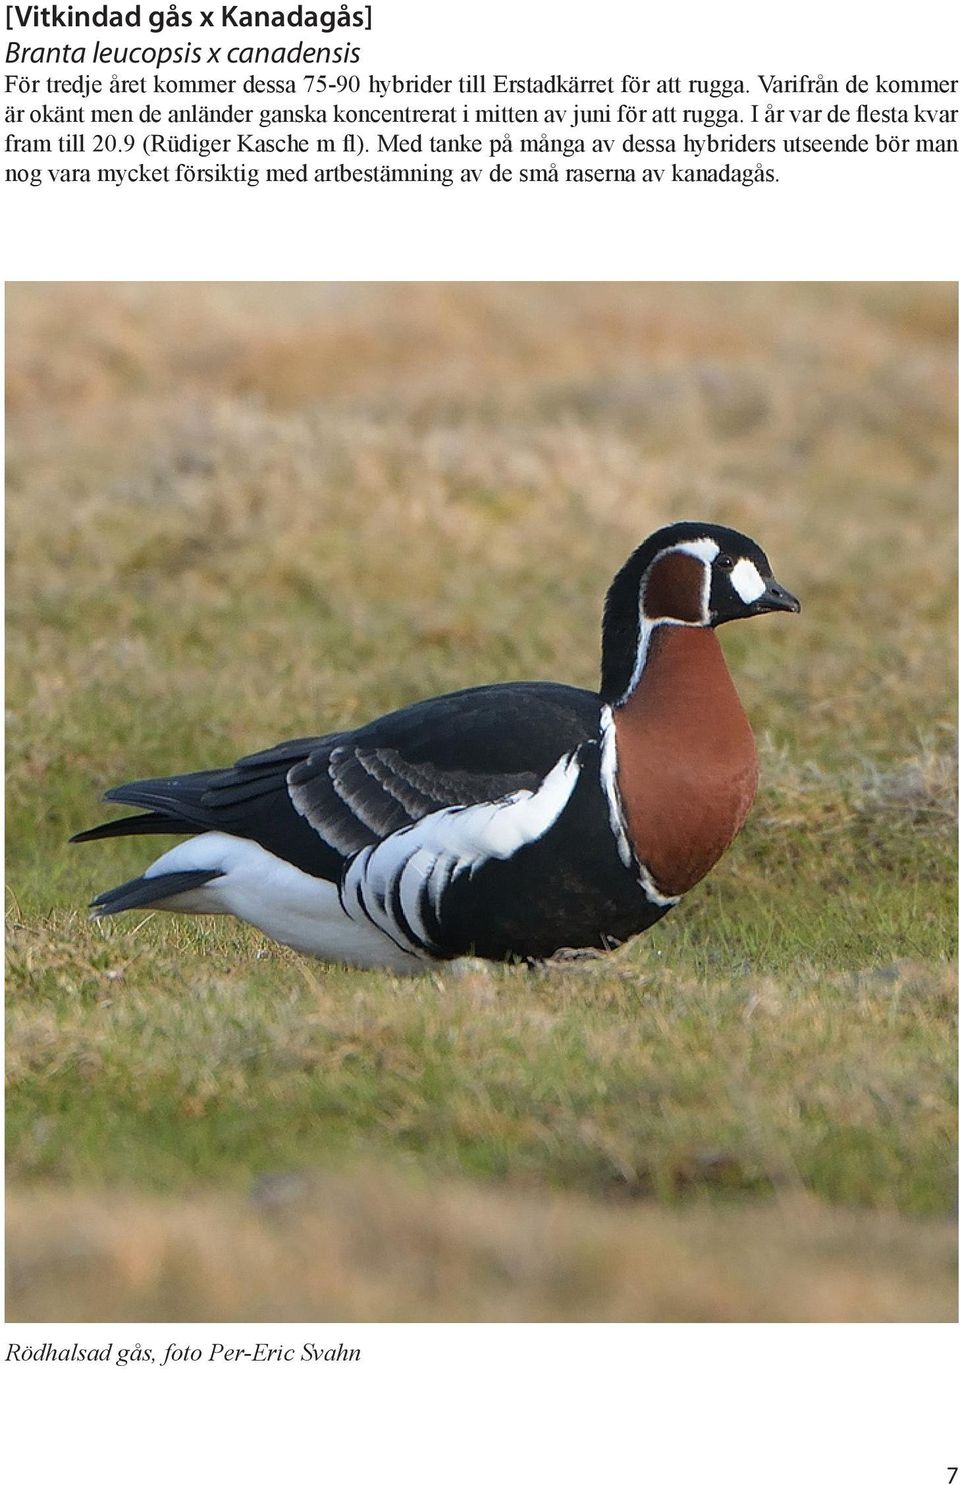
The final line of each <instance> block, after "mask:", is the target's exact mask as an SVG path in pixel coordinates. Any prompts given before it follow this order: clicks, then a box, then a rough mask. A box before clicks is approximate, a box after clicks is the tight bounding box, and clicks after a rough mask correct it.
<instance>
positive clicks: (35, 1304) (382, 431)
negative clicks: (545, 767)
mask: <svg viewBox="0 0 960 1485" xmlns="http://www.w3.org/2000/svg"><path fill="white" fill-rule="evenodd" d="M7 330H8V336H7V338H8V344H7V390H8V400H9V409H8V450H7V452H8V479H7V488H8V517H7V531H8V542H9V551H10V559H9V564H8V651H7V654H8V659H7V708H8V792H7V798H8V813H7V843H8V849H7V884H8V930H9V943H8V985H9V998H8V1007H9V1018H8V1041H7V1073H8V1094H7V1146H8V1203H7V1212H8V1232H9V1236H8V1310H7V1313H8V1318H10V1319H28V1320H29V1319H46V1320H51V1319H71V1320H94V1319H120V1320H159V1319H171V1320H172V1319H179V1320H186V1319H241V1318H243V1319H259V1320H268V1319H287V1320H289V1319H298V1318H299V1319H316V1318H322V1317H329V1318H342V1319H364V1320H369V1319H390V1320H394V1319H460V1318H467V1319H538V1320H543V1319H584V1320H589V1319H602V1320H644V1319H648V1320H936V1319H941V1320H946V1319H952V1318H955V1316H956V1292H955V1290H956V1284H955V1274H956V1267H955V1228H954V1223H953V1217H952V1212H953V1206H954V1197H955V1175H956V1162H955V1154H956V1121H955V1109H956V1088H955V1066H956V1044H955V989H954V985H955V967H954V966H955V955H956V942H955V907H954V904H955V887H954V882H955V872H956V861H955V855H956V850H955V845H956V782H955V779H956V775H955V751H954V749H955V736H954V715H955V710H954V709H955V691H954V674H955V654H954V633H955V612H954V597H955V541H956V533H955V524H954V511H955V499H956V491H955V487H954V486H955V481H954V471H955V460H956V427H955V419H954V409H955V398H956V389H955V380H954V368H955V363H956V299H955V293H954V290H953V289H952V288H951V287H949V286H938V285H893V286H884V285H879V284H864V285H785V286H784V285H744V286H739V285H732V286H724V285H696V284H694V285H673V286H671V285H652V286H630V285H627V286H617V285H569V286H564V285H542V286H531V285H518V286H509V285H507V286H501V285H486V286H485V285H468V286H456V285H433V286H426V285H415V284H413V285H400V286H389V285H373V286H349V285H332V286H327V287H322V286H312V285H300V286H298V285H275V286H271V285H255V286H242V285H229V284H228V285H152V286H151V285H138V284H129V285H97V284H89V285H62V284H61V285H51V286H40V285H23V286H14V287H13V288H11V289H10V291H9V292H8V323H7ZM697 517H703V518H704V519H707V520H711V521H722V522H725V523H727V524H730V525H734V526H737V527H739V528H741V529H743V530H745V531H746V532H748V533H749V534H750V535H751V536H753V537H754V538H755V539H757V540H758V541H759V542H760V543H761V544H762V545H763V546H764V547H765V548H766V550H767V552H768V553H769V555H770V557H771V560H772V562H773V566H774V570H775V571H776V573H777V576H778V578H779V579H780V580H781V581H782V582H783V583H785V584H786V585H787V586H788V587H789V588H790V589H792V590H793V591H794V592H796V593H798V594H799V595H800V597H801V598H802V600H803V604H804V611H803V615H802V617H801V618H800V619H799V620H787V619H778V618H770V619H765V620H763V621H761V622H757V623H753V624H744V625H733V626H730V629H729V630H726V631H723V643H724V647H725V649H726V651H727V654H728V657H729V660H730V664H731V669H732V670H733V672H734V675H735V678H736V680H737V683H738V686H739V689H740V692H741V695H742V697H743V699H744V702H745V705H746V707H747V710H748V712H749V714H750V716H751V718H752V720H753V723H754V727H755V731H756V733H757V737H758V741H759V745H760V752H761V764H762V781H761V791H760V794H759V797H758V800H757V804H756V806H755V809H754V812H753V814H752V816H751V818H750V820H749V822H748V825H747V827H746V829H745V830H744V833H743V835H742V836H741V837H740V839H739V841H738V842H737V844H736V845H735V846H734V848H733V849H732V851H731V852H730V853H729V855H728V856H727V857H726V858H725V859H724V860H723V861H722V862H721V864H720V865H719V866H718V867H717V869H716V870H715V872H714V873H713V874H712V875H711V876H710V877H709V878H708V879H707V881H706V882H704V883H703V884H702V885H701V886H700V887H698V888H697V889H696V890H695V891H694V892H693V893H692V894H691V895H690V898H689V899H688V900H687V901H685V902H684V903H683V904H681V906H680V907H679V908H678V909H677V910H676V911H675V912H674V913H673V914H671V915H669V916H668V917H667V918H666V919H665V920H664V922H663V923H662V924H660V925H658V926H657V927H656V928H654V929H653V930H651V931H650V932H649V933H648V934H646V935H644V936H642V937H641V938H639V939H637V940H635V941H634V942H633V943H631V944H629V945H627V946H626V947H625V948H624V949H623V950H621V951H619V952H618V953H617V954H615V955H613V956H611V957H610V958H608V959H607V960H605V961H603V962H591V963H588V964H586V965H574V966H569V967H561V966H555V967H548V968H544V969H543V970H538V971H527V970H522V969H519V968H509V967H505V968H498V967H485V966H482V965H468V966H467V968H466V970H465V971H464V972H463V973H460V974H454V973H449V972H443V973H438V974H435V975H432V976H429V977H427V978H424V979H421V980H419V981H412V982H411V981H401V980H398V979H396V978H393V977H391V976H390V975H387V974H380V973H373V972H365V971H351V970H346V969H341V968H328V967H326V966H324V965H322V964H319V963H317V962H316V961H309V960H304V959H300V958H298V957H297V956H296V955H294V954H292V953H290V952H288V951H286V950H283V949H278V948H276V947H274V946H272V945H269V944H268V943H266V941H265V940H263V939H262V938H261V937H259V935H257V934H256V933H255V932H254V931H253V930H249V929H247V928H245V927H243V926H242V925H238V924H235V923H233V922H231V921H230V920H225V919H221V920H216V919H206V920H205V919H196V920H189V919H175V918H170V917H166V916H164V915H162V914H146V913H143V914H136V913H134V914H131V915H128V916H125V917H122V918H119V919H112V920H109V921H107V922H104V923H90V922H89V921H88V920H87V917H86V911H85V904H86V903H87V902H88V901H89V899H90V898H91V897H92V896H93V895H94V893H95V892H97V891H99V890H101V889H102V888H104V887H106V886H110V885H113V884H115V883H117V882H119V881H122V880H123V879H124V878H125V877H129V876H132V875H134V874H136V873H137V872H138V871H139V870H140V869H141V868H142V866H143V865H144V864H145V863H146V862H147V861H148V860H149V859H150V853H151V844H150V842H149V841H136V840H131V841H122V840H121V841H117V842H107V843H103V844H100V845H90V846H85V847H68V846H67V845H66V844H65V841H66V838H67V837H68V836H69V835H70V834H71V833H72V832H73V831H76V830H78V829H81V828H83V827H84V826H86V825H89V824H91V823H94V822H95V821H96V820H98V819H101V818H105V816H106V815H107V814H109V813H110V812H109V810H107V811H102V810H101V807H100V806H99V805H98V803H97V799H98V795H99V794H100V792H101V791H102V790H103V789H104V788H106V787H107V786H108V785H110V784H111V783H117V782H119V781H122V780H124V779H129V778H136V777H143V776H147V775H150V774H160V773H169V772H177V771H181V770H184V769H188V768H191V767H204V766H210V765H211V764H214V763H218V762H229V761H231V760H232V759H234V758H235V757H237V756H239V755H240V754H242V753H246V752H250V751H253V750H254V749H256V748H259V747H261V746H265V745H267V744H270V743H272V742H275V741H278V740H279V739H280V738H282V737H284V736H290V737H293V736H297V735H301V734H305V733H311V732H320V731H323V730H327V729H331V728H333V727H335V726H338V725H351V724H356V723H359V722H361V721H363V720H365V719H366V718H368V717H370V716H373V715H376V714H377V713H378V712H380V711H383V710H386V709H388V708H391V707H395V706H399V705H402V704H404V703H406V702H409V701H412V700H414V699H416V698H418V697H420V696H424V695H428V694H431V693H435V692H439V691H444V690H452V689H455V688H457V687H460V686H466V685H471V684H475V683H479V682H483V681H493V680H508V679H515V678H520V677H549V678H554V679H558V680H565V681H569V682H572V683H575V684H579V685H587V686H591V685H594V684H595V680H596V675H597V667H598V625H599V614H600V604H601V601H602V597H603V593H604V590H605V588H606V585H607V583H608V582H609V579H610V577H611V576H612V574H613V572H614V570H615V569H616V568H617V567H618V566H619V564H620V563H621V562H622V560H623V559H624V557H625V556H626V555H627V554H628V552H629V551H630V550H631V548H632V547H633V546H634V545H636V543H637V542H638V541H639V540H640V539H641V538H642V537H643V536H645V535H646V534H647V533H648V532H649V531H651V530H652V529H654V528H655V527H656V526H658V525H660V524H662V523H664V522H666V521H668V520H672V519H679V518H697Z"/></svg>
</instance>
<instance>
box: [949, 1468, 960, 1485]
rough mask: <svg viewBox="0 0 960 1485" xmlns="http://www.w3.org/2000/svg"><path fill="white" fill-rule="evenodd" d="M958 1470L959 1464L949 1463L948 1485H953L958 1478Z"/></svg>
mask: <svg viewBox="0 0 960 1485" xmlns="http://www.w3.org/2000/svg"><path fill="white" fill-rule="evenodd" d="M958 1471H960V1465H958V1464H948V1465H947V1485H953V1482H954V1480H955V1479H956V1478H957V1472H958Z"/></svg>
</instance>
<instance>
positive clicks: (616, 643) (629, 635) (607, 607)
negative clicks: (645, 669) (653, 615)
mask: <svg viewBox="0 0 960 1485" xmlns="http://www.w3.org/2000/svg"><path fill="white" fill-rule="evenodd" d="M647 562H648V556H647V553H646V552H644V549H643V547H640V548H638V550H637V551H635V552H634V554H633V556H632V557H629V558H628V559H627V561H626V562H625V563H624V565H623V566H622V567H621V569H620V571H619V572H618V573H617V575H616V577H615V578H614V580H613V582H612V583H611V584H610V587H609V589H608V590H607V597H606V601H605V602H604V605H603V638H602V644H601V651H600V700H601V701H602V702H604V704H605V705H608V706H615V705H616V703H617V702H618V701H620V700H622V698H623V696H624V694H625V692H626V690H627V687H628V686H629V685H630V680H631V678H632V676H633V670H634V666H635V665H636V663H637V646H638V645H639V642H640V578H641V576H642V573H643V570H644V568H645V567H646V566H647Z"/></svg>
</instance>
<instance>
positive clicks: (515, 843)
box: [74, 521, 800, 971]
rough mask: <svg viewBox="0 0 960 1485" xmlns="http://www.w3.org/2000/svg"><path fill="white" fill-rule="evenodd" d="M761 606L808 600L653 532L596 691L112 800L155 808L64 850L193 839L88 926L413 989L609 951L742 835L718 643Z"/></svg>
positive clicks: (608, 637)
mask: <svg viewBox="0 0 960 1485" xmlns="http://www.w3.org/2000/svg"><path fill="white" fill-rule="evenodd" d="M777 609H780V610H786V611H787V612H789V613H798V612H799V610H800V604H799V603H798V601H797V599H796V598H794V597H793V596H792V594H790V593H788V592H787V591H786V590H785V589H784V588H781V587H780V585H779V584H778V583H777V582H775V581H774V578H773V575H772V573H771V571H770V564H769V562H768V561H767V558H766V556H765V555H764V553H763V552H762V551H761V549H760V548H759V547H758V546H757V545H756V543H755V542H752V541H750V540H749V538H747V537H745V536H742V535H741V534H740V533H739V532H737V531H731V530H729V529H728V528H727V527H724V526H714V525H708V524H704V523H701V522H693V521H684V522H681V523H679V524H677V525H673V526H667V527H665V528H664V529H663V530H661V531H657V532H655V533H654V535H652V536H650V537H648V538H647V540H646V541H645V542H644V543H643V544H642V545H641V546H640V547H638V548H637V550H636V551H635V552H634V553H633V555H632V556H631V557H630V558H629V559H628V561H627V562H626V563H625V565H624V566H623V567H622V568H621V570H620V571H619V572H618V573H617V575H616V577H615V578H614V580H613V582H612V584H611V585H610V590H609V592H608V593H607V597H606V604H605V607H604V615H603V652H602V666H601V681H600V691H599V693H594V692H592V691H582V690H579V689H577V688H575V687H572V686H564V685H559V684H556V683H554V682H550V681H516V682H510V683H507V684H504V685H492V686H478V687H474V688H472V689H471V690H468V691H455V692H453V693H452V694H451V695H448V696H437V697H434V698H432V699H431V700H428V701H418V702H416V703H414V705H412V706H408V707H405V708H403V710H402V711H397V712H391V713H390V714H389V715H387V716H385V717H380V718H378V719H377V721H375V722H369V723H367V724H366V726H363V727H358V728H356V729H355V730H354V731H350V732H333V733H329V734H327V735H326V736H323V737H308V738H299V739H297V740H296V741H294V742H287V743H281V744H280V745H279V746H278V747H275V748H270V749H268V750H267V751H266V752H263V753H254V754H252V755H251V756H250V757H248V758H242V759H241V760H240V762H239V763H237V764H235V765H234V766H233V767H232V768H221V769H214V770H211V771H209V772H204V773H189V774H180V775H177V776H174V777H172V778H162V779H144V780H142V781H140V782H138V783H133V784H123V785H121V786H120V787H119V788H116V789H111V790H110V791H109V792H108V793H107V795H106V796H105V797H106V798H107V799H108V800H116V801H117V802H122V803H124V804H133V805H138V806H140V807H141V808H143V809H146V810H148V811H149V813H147V814H142V815H136V816H130V817H127V818H124V819H121V820H113V821H111V822H110V823H108V824H106V825H100V826H98V827H97V828H95V829H93V830H87V831H84V832H83V833H82V834H80V835H77V836H74V840H78V841H79V840H97V839H101V838H103V837H105V836H115V835H138V834H142V835H153V834H166V835H185V836H189V837H190V838H189V839H188V840H185V841H183V842H182V843H181V844H179V845H176V846H174V847H173V849H172V850H169V851H167V852H166V853H165V854H164V855H162V856H161V857H160V858H159V859H158V860H157V861H155V862H154V863H153V864H152V866H149V867H148V868H147V870H146V871H145V872H144V874H143V876H142V877H136V878H135V879H134V880H133V881H131V882H125V883H124V884H123V885H122V886H120V887H114V888H113V889H112V890H110V891H109V892H103V893H101V895H100V896H99V897H97V898H95V899H94V902H93V904H92V909H93V912H94V915H95V916H97V917H103V916H106V915H107V914H109V913H118V912H123V911H124V910H125V909H128V908H140V907H146V906H150V907H152V908H163V909H166V910H168V911H170V912H181V913H233V914H234V915H235V916H236V917H238V918H242V919H245V920H246V921H247V922H249V923H253V924H255V926H256V927H257V928H259V929H261V930H262V931H263V932H264V933H266V934H268V935H269V936H270V937H271V938H273V939H276V940H278V941H279V942H280V943H284V944H289V945H290V946H291V947H292V948H294V949H298V950H300V951H301V952H303V953H307V954H313V955H316V956H317V957H319V958H321V959H328V960H338V961H342V962H345V963H348V964H355V965H365V966H379V967H386V968H389V969H392V970H406V971H411V970H412V971H416V970H423V969H425V968H427V967H429V965H430V964H431V963H433V962H435V961H437V960H447V959H455V958H457V957H459V956H461V955H465V954H476V955H480V956H482V957H484V958H487V959H501V960H525V961H533V960H538V959H544V958H547V957H549V956H550V955H552V954H554V953H556V952H557V951H558V950H561V949H576V948H595V949H604V948H612V947H615V946H616V945H618V944H620V943H622V942H623V941H624V940H625V939H628V938H631V937H632V936H633V935H634V934H637V933H641V932H643V930H644V929H645V928H649V927H650V926H651V924H653V923H655V922H656V921H657V920H658V918H662V917H663V915H664V913H666V912H667V911H668V910H669V909H670V908H672V907H674V906H675V904H676V903H677V902H679V900H680V898H681V897H682V895H683V894H684V893H685V892H687V891H688V890H689V889H690V888H691V887H692V886H693V885H694V884H695V883H696V882H698V881H700V879H701V878H702V877H703V876H704V875H705V874H706V873H707V872H708V871H709V870H710V868H711V867H712V866H713V865H715V863H716V862H717V861H718V860H719V858H720V856H721V855H722V854H723V852H724V851H725V850H726V848H727V846H729V844H730V842H731V841H732V840H733V838H734V836H735V835H736V834H737V832H738V831H739V829H740V827H741V826H742V824H743V822H744V819H745V818H746V815H747V811H748V810H749V808H750V805H751V803H752V802H753V796H754V793H755V790H756V784H757V756H756V749H755V746H754V741H753V735H752V733H751V731H750V725H749V723H748V721H747V718H746V716H745V714H744V711H743V708H742V706H741V705H740V700H739V698H738V696H737V693H736V690H735V689H734V685H733V682H732V680H731V678H730V673H729V671H728V670H727V667H726V664H725V662H724V658H723V652H722V651H721V648H720V645H719V642H718V640H717V636H716V634H715V632H714V631H715V630H716V629H717V627H718V626H719V625H720V624H725V623H727V622H728V621H729V620H731V619H746V618H751V617H753V616H754V615H756V614H764V613H769V612H771V611H772V610H777Z"/></svg>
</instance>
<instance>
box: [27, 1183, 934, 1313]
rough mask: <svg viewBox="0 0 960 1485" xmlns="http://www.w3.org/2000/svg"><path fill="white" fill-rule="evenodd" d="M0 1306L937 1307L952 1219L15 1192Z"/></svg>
mask: <svg viewBox="0 0 960 1485" xmlns="http://www.w3.org/2000/svg"><path fill="white" fill-rule="evenodd" d="M8 1227H9V1240H8V1241H9V1245H10V1253H11V1259H10V1264H9V1274H8V1309H7V1318H8V1320H48V1321H49V1320H59V1321H87V1320H99V1321H156V1320H163V1321H167V1322H170V1321H176V1320H191V1321H194V1320H206V1321H223V1320H248V1321H258V1320H272V1321H285V1320H304V1321H305V1320H445V1321H452V1320H532V1321H535V1320H601V1321H602V1320H644V1321H663V1320H673V1321H709V1320H714V1321H751V1320H774V1321H776V1320H800V1321H858V1320H886V1321H890V1320H911V1321H925V1320H926V1321H930V1320H954V1319H955V1318H956V1299H955V1283H954V1278H955V1257H954V1255H955V1247H954V1233H953V1224H952V1223H951V1222H949V1221H948V1220H946V1219H936V1220H929V1219H928V1220H926V1221H921V1220H918V1219H910V1218H905V1217H899V1216H897V1215H896V1214H895V1213H884V1214H881V1215H878V1214H876V1213H874V1214H869V1215H868V1214H865V1213H862V1212H860V1213H858V1212H853V1211H846V1212H845V1211H836V1210H830V1209H828V1208H826V1207H824V1206H822V1205H821V1204H819V1203H817V1202H813V1201H807V1200H803V1199H800V1198H796V1197H794V1198H790V1199H788V1200H785V1201H783V1202H780V1203H776V1204H773V1203H767V1204H765V1205H762V1206H759V1207H753V1208H751V1209H750V1210H748V1211H737V1210H716V1209H711V1208H709V1207H705V1208H699V1209H697V1208H694V1209H692V1210H687V1211H684V1212H682V1213H679V1212H664V1211H661V1210H657V1209H656V1208H651V1207H643V1206H641V1207H636V1206H630V1205H626V1204H615V1205H612V1206H606V1207H602V1206H598V1205H596V1204H595V1203H594V1204H590V1203H587V1202H585V1201H583V1200H582V1199H580V1198H577V1197H574V1196H566V1195H563V1194H560V1193H551V1194H542V1193H541V1194H516V1193H514V1194H511V1193H505V1192H501V1191H497V1190H495V1189H491V1188H489V1187H477V1186H467V1185H465V1184H463V1183H456V1182H454V1183H449V1184H447V1185H444V1186H442V1187H441V1188H439V1189H437V1188H431V1189H426V1188H424V1187H422V1186H419V1185H415V1184H412V1183H410V1182H409V1181H407V1182H404V1181H402V1180H400V1179H398V1178H397V1176H396V1175H394V1174H392V1173H391V1172H389V1171H377V1170H368V1171H360V1172H357V1173H354V1174H353V1175H351V1176H349V1177H348V1176H332V1175H325V1176H322V1177H319V1176H318V1177H314V1178H311V1179H306V1178H304V1177H301V1176H296V1175H291V1176H287V1177H284V1176H275V1177H272V1178H270V1179H269V1180H267V1181H264V1182H263V1183H261V1184H260V1185H259V1186H258V1187H255V1188H254V1190H253V1192H252V1194H251V1196H250V1197H249V1198H248V1199H246V1200H244V1199H241V1198H239V1197H235V1196H215V1195H196V1196H187V1197H183V1198H180V1199H178V1200H176V1201H171V1200H169V1199H166V1200H164V1199H162V1198H156V1197H149V1198H145V1197H143V1196H142V1195H140V1194H132V1195H131V1194H128V1193H124V1192H122V1191H118V1192H112V1193H109V1194H104V1193H102V1192H96V1193H83V1192H70V1193H65V1192H62V1191H56V1190H45V1189H43V1188H40V1189H27V1190H21V1191H18V1192H14V1193H13V1195H12V1197H11V1200H10V1202H9V1207H8Z"/></svg>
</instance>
